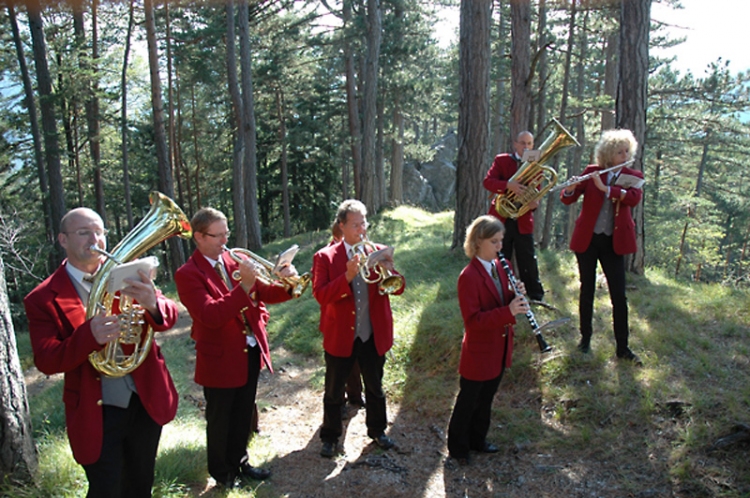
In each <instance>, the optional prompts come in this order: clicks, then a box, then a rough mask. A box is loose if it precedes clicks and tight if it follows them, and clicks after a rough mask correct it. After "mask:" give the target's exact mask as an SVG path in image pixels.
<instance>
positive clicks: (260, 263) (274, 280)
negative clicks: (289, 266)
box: [222, 246, 312, 298]
mask: <svg viewBox="0 0 750 498" xmlns="http://www.w3.org/2000/svg"><path fill="white" fill-rule="evenodd" d="M222 247H223V249H224V250H225V251H227V252H228V253H229V257H231V258H232V259H233V260H235V261H236V262H237V263H241V262H242V261H243V260H244V259H245V258H243V257H241V256H239V255H240V254H242V255H243V256H245V257H246V258H247V259H248V260H249V261H250V262H251V263H252V264H253V265H254V266H255V271H256V272H257V274H258V276H257V278H259V279H260V280H261V281H262V282H263V283H265V284H267V285H279V284H281V285H283V286H284V287H286V288H287V289H291V291H292V297H294V298H298V297H300V296H301V295H302V294H304V293H305V290H306V289H307V286H308V285H310V281H311V280H312V277H311V276H310V273H309V272H307V273H305V274H303V275H295V276H291V277H281V276H279V275H277V274H275V273H274V271H273V270H274V268H275V266H276V265H274V264H273V263H271V262H270V261H268V260H267V259H264V258H262V257H260V256H258V255H257V254H255V253H254V252H252V251H251V250H249V249H244V248H242V247H235V248H233V249H230V248H228V247H227V246H222ZM232 278H233V279H235V280H240V278H241V277H240V271H239V270H234V271H233V272H232Z"/></svg>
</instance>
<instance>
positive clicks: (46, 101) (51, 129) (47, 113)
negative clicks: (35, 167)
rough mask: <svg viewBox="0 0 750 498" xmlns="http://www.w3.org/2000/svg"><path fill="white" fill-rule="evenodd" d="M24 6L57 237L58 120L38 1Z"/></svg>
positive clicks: (60, 198)
mask: <svg viewBox="0 0 750 498" xmlns="http://www.w3.org/2000/svg"><path fill="white" fill-rule="evenodd" d="M26 6H27V9H28V15H29V30H30V31H31V40H32V45H33V49H34V64H35V66H36V78H37V87H38V91H39V110H40V111H41V114H42V131H43V133H44V159H45V165H46V167H47V180H49V194H50V195H49V203H50V226H51V227H52V233H53V234H58V233H60V220H61V219H62V217H63V214H65V195H64V193H63V181H62V171H61V168H60V145H59V141H58V138H57V118H56V117H55V107H54V97H53V95H52V79H51V78H50V73H49V66H48V65H47V44H46V42H45V41H44V23H43V22H42V14H41V5H40V3H39V0H29V1H28V2H27V4H26ZM54 248H55V251H54V256H53V258H54V261H53V265H54V266H56V265H57V264H59V263H60V262H62V259H63V250H62V248H61V247H60V245H59V244H57V243H55V246H54Z"/></svg>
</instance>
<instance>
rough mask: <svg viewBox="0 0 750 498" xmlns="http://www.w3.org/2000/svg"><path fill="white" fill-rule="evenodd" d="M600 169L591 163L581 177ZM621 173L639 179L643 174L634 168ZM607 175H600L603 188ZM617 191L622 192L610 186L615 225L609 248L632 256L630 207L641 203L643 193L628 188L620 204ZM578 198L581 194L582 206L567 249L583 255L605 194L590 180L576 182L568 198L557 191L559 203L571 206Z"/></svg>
mask: <svg viewBox="0 0 750 498" xmlns="http://www.w3.org/2000/svg"><path fill="white" fill-rule="evenodd" d="M600 169H603V168H602V167H601V166H599V165H597V164H592V165H590V166H587V167H586V169H585V170H584V171H583V173H581V175H587V174H589V173H591V172H594V171H597V170H600ZM623 173H624V174H627V175H633V176H637V177H638V178H643V173H641V172H640V171H638V170H635V169H630V168H622V170H621V172H620V174H623ZM611 174H612V173H605V174H604V175H602V181H603V182H604V183H605V185H606V183H607V181H608V180H609V175H611ZM620 192H622V188H621V187H618V186H617V185H612V186H610V189H609V198H610V199H612V202H614V203H615V226H614V232H613V233H612V245H613V248H614V251H615V253H616V254H620V255H623V254H631V253H634V252H635V251H636V250H637V245H636V241H635V222H633V217H632V215H631V213H630V208H632V207H634V206H637V205H638V203H639V202H641V199H642V198H643V191H642V190H641V189H639V188H629V189H627V193H626V194H625V198H624V199H623V200H622V201H620V200H619V199H620ZM581 195H583V207H582V208H581V214H580V215H578V219H577V220H576V224H575V228H574V229H573V235H572V236H571V238H570V249H571V250H573V251H574V252H586V249H588V247H589V244H590V243H591V237H593V235H594V225H596V219H597V218H598V217H599V211H601V209H602V205H603V204H604V196H605V193H604V192H602V191H601V190H599V189H598V188H596V185H595V184H594V180H592V179H588V180H585V181H583V182H581V183H578V184H577V185H576V189H575V191H574V192H573V194H572V195H570V196H567V197H566V196H565V191H564V190H562V191H561V192H560V200H562V202H563V204H573V203H574V202H576V201H577V200H578V198H579V197H580V196H581Z"/></svg>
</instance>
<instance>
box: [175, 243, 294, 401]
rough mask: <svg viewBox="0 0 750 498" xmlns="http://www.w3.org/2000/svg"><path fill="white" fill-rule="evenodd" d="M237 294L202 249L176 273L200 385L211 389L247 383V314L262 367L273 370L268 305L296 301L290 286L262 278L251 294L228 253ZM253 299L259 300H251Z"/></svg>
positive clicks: (228, 266) (226, 259)
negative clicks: (189, 321) (236, 276)
mask: <svg viewBox="0 0 750 498" xmlns="http://www.w3.org/2000/svg"><path fill="white" fill-rule="evenodd" d="M222 261H224V266H225V268H226V269H227V272H228V273H229V278H230V281H231V283H232V286H233V287H232V290H229V289H227V286H226V285H225V284H224V281H223V280H222V279H221V276H219V274H218V273H217V272H216V269H214V268H213V267H212V266H211V264H210V263H209V262H208V260H207V259H206V258H205V256H203V254H202V253H201V252H200V251H198V250H196V251H195V252H194V253H193V255H192V256H191V257H190V259H189V260H188V261H187V263H185V264H184V265H182V266H181V267H180V268H178V270H177V272H175V275H174V281H175V284H176V286H177V293H178V294H179V296H180V301H182V304H184V305H185V308H187V310H188V312H189V313H190V317H191V318H192V319H193V325H192V333H191V337H192V338H193V339H194V340H195V351H196V360H195V382H197V383H198V384H200V385H202V386H205V387H223V388H231V387H240V386H243V385H244V384H245V383H246V382H247V374H248V372H247V352H248V346H247V336H246V335H245V324H244V322H243V319H242V315H243V314H244V315H245V317H246V319H247V322H248V323H249V324H250V327H251V328H252V330H253V333H254V334H255V339H256V340H257V341H258V347H260V353H261V361H262V363H261V368H262V366H263V365H266V366H267V367H268V369H269V370H270V371H271V372H273V368H272V366H271V354H270V352H269V348H268V335H267V334H266V324H267V323H268V318H269V314H268V310H267V309H266V305H265V304H264V302H267V303H272V304H273V303H281V302H284V301H287V300H289V299H291V298H292V296H291V294H289V292H288V291H287V290H286V288H284V287H281V286H277V285H267V284H264V283H262V282H261V281H260V280H256V282H255V286H254V287H253V288H252V289H251V291H250V295H248V294H247V293H246V292H245V291H244V290H243V289H242V286H240V285H239V282H238V281H237V280H234V278H232V276H231V275H232V273H233V272H234V270H237V269H238V268H239V264H238V263H237V262H235V261H234V260H233V259H232V258H230V257H229V255H228V254H227V253H226V252H224V253H222ZM251 295H252V296H253V299H251V298H250V296H251Z"/></svg>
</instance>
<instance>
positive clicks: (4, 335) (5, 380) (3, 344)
mask: <svg viewBox="0 0 750 498" xmlns="http://www.w3.org/2000/svg"><path fill="white" fill-rule="evenodd" d="M0 337H1V339H0V424H1V426H0V431H1V432H0V433H1V434H2V437H1V438H0V471H2V477H3V481H5V482H7V481H6V480H9V481H10V482H11V483H13V484H27V485H28V484H33V481H34V474H35V473H36V469H37V464H38V459H37V451H36V447H35V446H34V439H33V437H32V432H31V415H30V414H29V402H28V398H27V396H26V384H25V383H24V379H23V371H22V370H21V361H20V359H19V358H18V348H17V346H16V333H15V331H14V330H13V321H12V320H11V317H10V302H9V301H8V288H7V286H6V283H5V265H4V264H3V258H2V254H0Z"/></svg>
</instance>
